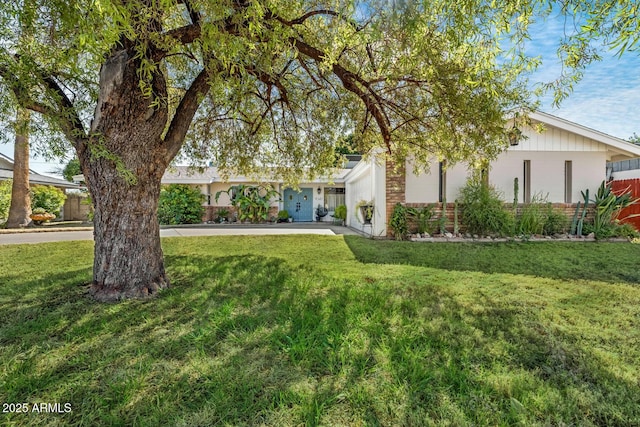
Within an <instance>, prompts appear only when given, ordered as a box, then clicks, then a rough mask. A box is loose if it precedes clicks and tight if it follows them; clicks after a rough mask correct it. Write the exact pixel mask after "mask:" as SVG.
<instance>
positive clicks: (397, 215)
mask: <svg viewBox="0 0 640 427" xmlns="http://www.w3.org/2000/svg"><path fill="white" fill-rule="evenodd" d="M408 213H409V210H408V209H407V208H406V207H405V206H403V205H402V204H401V203H396V205H395V206H394V208H393V212H392V213H391V219H390V220H389V227H391V229H392V230H393V236H394V237H395V238H396V240H404V239H406V238H407V234H408V232H409V226H408V224H407V214H408Z"/></svg>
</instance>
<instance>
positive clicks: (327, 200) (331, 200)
mask: <svg viewBox="0 0 640 427" xmlns="http://www.w3.org/2000/svg"><path fill="white" fill-rule="evenodd" d="M344 204H345V200H344V188H335V187H325V188H324V205H325V206H326V207H327V209H328V210H330V211H333V210H335V209H336V206H340V205H344Z"/></svg>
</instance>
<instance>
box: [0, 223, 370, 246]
mask: <svg viewBox="0 0 640 427" xmlns="http://www.w3.org/2000/svg"><path fill="white" fill-rule="evenodd" d="M50 227H51V228H46V229H45V228H33V229H25V230H17V231H15V232H9V230H2V233H0V245H11V244H20V243H43V242H61V241H70V240H93V230H92V229H91V228H90V227H68V228H64V227H56V228H54V227H53V226H50ZM278 234H323V235H332V236H333V235H340V234H360V233H359V232H358V231H356V230H353V229H351V228H348V227H341V226H337V225H332V224H324V223H293V224H256V225H254V224H241V225H235V224H197V225H181V226H174V227H162V228H161V229H160V237H193V236H230V235H278Z"/></svg>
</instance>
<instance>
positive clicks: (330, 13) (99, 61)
mask: <svg viewBox="0 0 640 427" xmlns="http://www.w3.org/2000/svg"><path fill="white" fill-rule="evenodd" d="M390 4H391V3H388V2H374V1H371V2H348V1H347V2H345V1H326V2H316V1H302V0H298V1H289V0H287V1H278V0H270V1H240V0H227V1H219V2H209V1H175V0H171V1H146V0H134V1H122V2H120V1H96V2H86V1H66V0H64V1H63V0H58V1H56V0H39V1H29V2H24V1H22V0H17V1H15V0H14V1H8V2H4V4H3V6H1V9H0V26H1V27H2V30H0V31H1V33H0V36H1V37H2V47H1V50H0V75H1V76H2V79H1V80H2V100H3V109H2V111H3V112H6V113H8V112H9V111H10V109H9V108H8V107H9V106H10V104H13V103H15V102H18V103H20V104H22V105H24V106H26V107H28V108H30V109H32V110H34V111H37V112H39V113H42V116H43V118H44V119H46V121H47V125H48V127H47V128H43V126H44V125H43V124H40V125H39V126H40V128H41V129H46V130H51V129H54V130H58V131H61V132H62V134H64V135H65V136H66V138H67V139H68V140H69V141H71V143H72V144H73V145H78V144H80V143H83V140H85V139H87V138H88V137H89V136H90V135H92V132H94V131H95V130H96V129H94V127H93V126H92V121H96V120H97V117H96V115H99V114H100V111H99V108H98V109H97V107H96V103H98V106H99V104H100V92H101V88H100V87H99V84H100V82H99V78H100V70H101V69H103V70H104V65H105V58H109V57H110V55H111V54H113V52H114V51H117V50H118V49H123V48H126V49H131V50H132V51H133V52H134V58H135V59H136V60H137V61H138V62H139V66H138V69H137V77H138V79H139V81H138V84H137V86H138V88H139V90H140V91H141V92H143V93H144V94H145V95H146V96H148V97H149V98H152V99H153V102H152V103H151V108H153V109H154V110H155V111H158V112H162V113H163V114H165V115H166V116H168V119H167V120H166V126H165V127H166V129H165V132H164V138H165V141H166V149H167V150H168V151H169V152H170V153H171V154H175V153H177V152H178V151H179V149H180V148H182V145H183V144H182V142H183V140H185V138H184V137H183V136H184V135H185V134H186V132H185V130H184V129H183V127H184V126H187V127H188V126H189V125H190V132H189V133H188V134H186V143H185V144H184V149H183V152H184V153H185V154H186V155H188V156H193V157H199V158H206V159H211V158H213V159H215V161H216V163H218V164H219V165H220V166H222V167H229V168H232V169H242V170H244V171H247V170H252V169H254V168H256V167H260V166H265V165H266V166H277V167H282V173H284V169H285V168H286V169H294V170H298V171H301V170H302V169H303V168H311V169H318V168H324V167H329V166H331V165H332V164H333V158H332V156H333V153H334V150H333V149H332V146H333V144H334V143H335V141H336V139H337V138H338V137H339V136H341V135H344V134H348V133H351V132H354V133H356V134H358V135H359V137H358V141H360V144H361V145H362V147H360V151H365V150H366V149H368V148H371V147H373V146H381V147H384V148H385V149H386V150H387V151H390V152H394V153H399V154H401V155H404V154H406V153H408V152H411V151H415V149H418V148H420V149H423V150H422V151H423V152H425V153H429V154H436V155H443V156H447V157H448V158H450V159H452V160H455V159H460V158H469V157H473V156H476V155H493V154H495V152H496V150H497V148H498V145H499V144H497V143H496V141H501V140H502V138H501V132H502V124H503V119H504V113H505V112H507V111H509V110H510V109H513V108H520V107H523V106H526V105H528V104H527V103H528V96H527V95H528V92H527V90H526V87H525V86H524V81H523V80H522V79H521V78H520V77H521V72H522V71H523V70H526V69H527V67H529V66H530V65H531V61H530V60H529V59H527V58H525V57H519V56H517V55H513V56H510V57H509V56H507V55H506V54H505V51H504V43H502V42H503V41H504V42H507V41H508V43H512V42H513V41H514V40H515V41H517V40H516V39H511V37H514V36H515V37H519V36H520V35H519V34H518V33H519V31H521V30H523V29H524V25H523V23H525V22H526V20H527V19H528V18H527V15H528V12H527V11H526V10H525V11H521V10H518V9H515V8H511V7H501V8H497V9H494V8H491V7H488V6H489V5H487V4H485V3H484V2H476V1H464V2H450V1H444V0H442V1H433V2H425V3H424V4H418V3H417V2H397V3H396V4H393V5H392V6H390ZM514 27H515V29H514ZM158 73H160V74H162V76H163V80H164V81H163V82H160V81H159V78H158V75H159V74H158ZM183 100H185V102H182V101H183ZM189 103H193V104H197V112H196V111H191V110H192V109H193V107H190V105H187V104H189ZM149 114H151V112H150V113H149ZM185 114H187V115H192V116H193V119H192V120H191V121H188V122H187V123H186V124H182V125H179V120H177V119H178V118H180V117H181V116H182V115H185ZM10 117H11V116H10V115H7V116H6V118H7V119H8V118H10ZM92 144H93V146H92V149H93V150H94V151H95V153H96V155H107V153H104V152H103V151H102V150H101V148H104V147H101V146H100V144H99V143H98V142H96V141H92ZM123 166H125V168H126V165H123ZM289 172H290V170H287V171H286V173H289Z"/></svg>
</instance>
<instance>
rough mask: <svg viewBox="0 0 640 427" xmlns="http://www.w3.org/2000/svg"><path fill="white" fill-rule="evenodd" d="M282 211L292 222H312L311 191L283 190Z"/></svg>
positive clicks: (309, 189)
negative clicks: (286, 213) (285, 212)
mask: <svg viewBox="0 0 640 427" xmlns="http://www.w3.org/2000/svg"><path fill="white" fill-rule="evenodd" d="M284 209H285V210H286V211H287V212H288V213H289V216H290V217H291V218H293V220H294V221H296V222H300V221H313V189H312V188H301V189H300V191H299V192H298V191H295V190H293V189H291V188H287V189H286V190H284Z"/></svg>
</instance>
